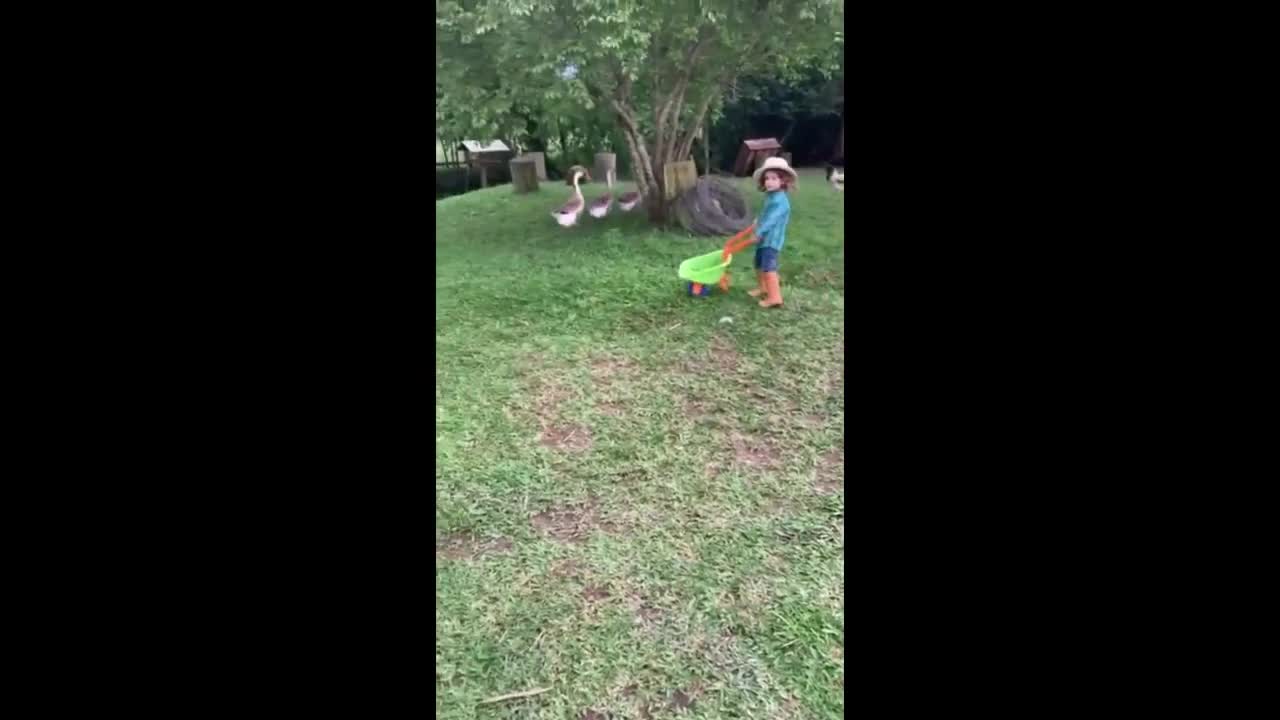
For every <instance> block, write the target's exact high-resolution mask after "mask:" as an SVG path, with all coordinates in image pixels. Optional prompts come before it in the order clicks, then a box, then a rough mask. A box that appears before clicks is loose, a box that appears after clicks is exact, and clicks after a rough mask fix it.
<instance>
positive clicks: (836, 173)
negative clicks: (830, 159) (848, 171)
mask: <svg viewBox="0 0 1280 720" xmlns="http://www.w3.org/2000/svg"><path fill="white" fill-rule="evenodd" d="M827 182H829V183H831V187H833V188H835V189H836V190H844V166H843V165H841V166H838V167H837V166H836V165H832V164H831V163H827Z"/></svg>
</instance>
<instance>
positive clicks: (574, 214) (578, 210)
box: [551, 170, 586, 227]
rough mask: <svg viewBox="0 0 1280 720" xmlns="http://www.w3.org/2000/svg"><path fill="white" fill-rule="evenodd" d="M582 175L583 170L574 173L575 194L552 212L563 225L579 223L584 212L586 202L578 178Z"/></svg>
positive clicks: (552, 215)
mask: <svg viewBox="0 0 1280 720" xmlns="http://www.w3.org/2000/svg"><path fill="white" fill-rule="evenodd" d="M582 175H583V172H582V171H581V170H578V171H576V172H574V173H573V195H571V196H570V197H569V201H568V202H566V203H565V204H564V205H561V206H560V207H559V208H557V209H556V210H553V211H552V212H551V217H553V218H555V219H556V222H558V223H560V225H561V227H569V226H570V225H573V224H575V223H577V222H578V216H579V215H581V214H582V208H584V207H586V202H585V201H584V200H583V199H582V190H580V189H579V188H578V178H580V177H582Z"/></svg>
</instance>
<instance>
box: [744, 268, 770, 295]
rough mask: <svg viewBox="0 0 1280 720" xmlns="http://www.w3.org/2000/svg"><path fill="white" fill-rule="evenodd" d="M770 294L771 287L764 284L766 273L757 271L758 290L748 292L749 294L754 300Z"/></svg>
mask: <svg viewBox="0 0 1280 720" xmlns="http://www.w3.org/2000/svg"><path fill="white" fill-rule="evenodd" d="M768 292H769V286H768V285H766V284H765V282H764V273H762V272H760V271H759V270H757V271H756V289H755V290H748V291H747V294H748V295H750V296H751V297H753V298H758V297H760V296H762V295H764V294H766V293H768Z"/></svg>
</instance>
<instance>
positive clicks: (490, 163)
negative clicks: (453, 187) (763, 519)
mask: <svg viewBox="0 0 1280 720" xmlns="http://www.w3.org/2000/svg"><path fill="white" fill-rule="evenodd" d="M458 149H459V150H461V151H462V162H463V164H464V165H466V166H467V176H468V177H470V176H471V170H472V169H478V170H480V187H482V188H483V187H489V168H493V167H499V168H500V167H504V166H506V164H507V162H508V161H510V160H511V157H512V155H513V153H512V152H511V148H509V147H507V146H506V143H504V142H502V141H501V140H494V141H493V142H491V143H489V144H487V145H486V144H484V143H480V142H476V141H475V140H463V141H462V144H461V145H459V146H458Z"/></svg>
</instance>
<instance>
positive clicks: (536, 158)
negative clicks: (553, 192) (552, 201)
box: [517, 151, 547, 182]
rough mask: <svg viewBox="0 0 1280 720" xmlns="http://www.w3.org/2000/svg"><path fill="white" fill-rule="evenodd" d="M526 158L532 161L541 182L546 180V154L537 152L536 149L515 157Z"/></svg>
mask: <svg viewBox="0 0 1280 720" xmlns="http://www.w3.org/2000/svg"><path fill="white" fill-rule="evenodd" d="M526 158H527V159H529V160H532V161H533V162H534V166H535V168H536V169H537V177H538V179H539V180H541V181H542V182H546V181H547V154H546V153H544V152H537V151H534V152H527V153H524V154H523V155H521V156H520V157H519V158H517V159H520V160H523V159H526Z"/></svg>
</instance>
